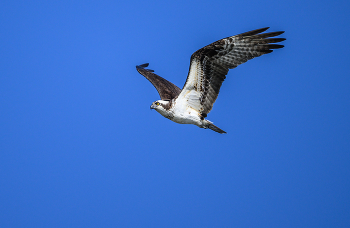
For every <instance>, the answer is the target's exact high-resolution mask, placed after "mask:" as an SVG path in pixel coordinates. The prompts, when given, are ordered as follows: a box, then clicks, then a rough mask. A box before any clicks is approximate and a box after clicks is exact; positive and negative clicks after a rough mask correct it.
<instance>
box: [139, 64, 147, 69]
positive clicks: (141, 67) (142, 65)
mask: <svg viewBox="0 0 350 228" xmlns="http://www.w3.org/2000/svg"><path fill="white" fill-rule="evenodd" d="M148 65H149V63H144V64H141V65H137V66H136V68H137V69H143V68H145V67H148Z"/></svg>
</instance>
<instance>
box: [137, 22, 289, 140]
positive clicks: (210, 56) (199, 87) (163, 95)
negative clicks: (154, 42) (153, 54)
mask: <svg viewBox="0 0 350 228" xmlns="http://www.w3.org/2000/svg"><path fill="white" fill-rule="evenodd" d="M268 28H269V27H266V28H261V29H257V30H253V31H250V32H246V33H242V34H239V35H235V36H230V37H227V38H224V39H221V40H218V41H216V42H214V43H212V44H209V45H207V46H205V47H203V48H201V49H199V50H198V51H196V52H194V53H193V54H192V56H191V62H190V64H191V65H190V69H189V72H188V76H187V79H186V82H185V85H184V87H183V88H182V90H181V89H180V88H179V87H177V86H176V85H174V84H173V83H171V82H169V81H168V80H166V79H164V78H162V77H160V76H158V75H156V74H154V73H153V72H154V71H153V70H150V69H145V67H148V63H145V64H142V65H139V66H136V69H137V71H138V72H139V73H140V74H142V75H143V76H144V77H146V78H147V79H148V80H149V81H150V82H151V83H152V84H153V86H154V87H155V88H156V89H157V91H158V93H159V95H160V100H157V101H155V102H153V103H152V105H151V109H155V110H156V111H157V112H159V113H160V114H161V115H162V116H164V117H166V118H168V119H170V120H172V121H174V122H176V123H180V124H194V125H197V126H198V127H200V128H205V129H207V128H209V129H211V130H213V131H216V132H218V133H221V134H223V133H226V132H225V131H223V130H221V129H220V128H218V127H217V126H215V125H214V124H213V123H212V122H210V121H209V120H206V119H205V117H207V114H208V113H209V112H210V111H211V109H212V108H213V104H214V102H215V100H216V98H217V97H218V95H219V91H220V87H221V84H222V82H223V81H224V80H225V78H226V74H227V73H228V71H229V69H233V68H235V67H237V66H238V65H240V64H242V63H245V62H247V61H248V60H250V59H253V58H255V57H258V56H261V55H263V54H267V53H271V52H272V51H273V50H272V49H278V48H282V47H284V46H283V45H279V44H274V43H278V42H281V41H284V40H285V39H284V38H270V37H275V36H278V35H281V34H282V33H284V31H279V32H270V33H263V32H265V31H266V30H267V29H268Z"/></svg>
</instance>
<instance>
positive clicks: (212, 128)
mask: <svg viewBox="0 0 350 228" xmlns="http://www.w3.org/2000/svg"><path fill="white" fill-rule="evenodd" d="M208 128H209V129H211V130H213V131H216V132H218V133H220V134H226V133H227V132H226V131H223V130H221V129H220V128H218V127H217V126H215V125H214V124H212V123H210V124H209V125H208Z"/></svg>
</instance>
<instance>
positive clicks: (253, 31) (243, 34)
mask: <svg viewBox="0 0 350 228" xmlns="http://www.w3.org/2000/svg"><path fill="white" fill-rule="evenodd" d="M269 28H270V27H265V28H260V29H255V30H252V31H249V32H245V33H241V34H239V35H238V36H252V35H256V34H259V33H262V32H265V31H266V30H268V29H269Z"/></svg>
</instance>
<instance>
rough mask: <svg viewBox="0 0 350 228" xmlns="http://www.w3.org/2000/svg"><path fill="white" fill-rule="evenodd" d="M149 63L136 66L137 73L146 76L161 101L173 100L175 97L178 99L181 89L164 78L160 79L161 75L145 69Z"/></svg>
mask: <svg viewBox="0 0 350 228" xmlns="http://www.w3.org/2000/svg"><path fill="white" fill-rule="evenodd" d="M148 65H149V64H148V63H145V64H142V65H139V66H136V69H137V71H138V72H139V73H140V74H142V75H143V76H145V78H147V79H148V81H150V82H151V83H152V84H153V86H154V87H155V88H156V89H157V91H158V93H159V96H160V99H162V100H171V99H173V98H175V97H177V96H178V95H179V94H180V92H181V89H180V88H179V87H177V86H176V85H174V84H173V83H171V82H169V81H168V80H165V79H164V78H162V77H160V76H159V75H156V74H155V73H153V70H150V69H145V67H148Z"/></svg>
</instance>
